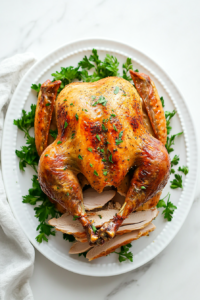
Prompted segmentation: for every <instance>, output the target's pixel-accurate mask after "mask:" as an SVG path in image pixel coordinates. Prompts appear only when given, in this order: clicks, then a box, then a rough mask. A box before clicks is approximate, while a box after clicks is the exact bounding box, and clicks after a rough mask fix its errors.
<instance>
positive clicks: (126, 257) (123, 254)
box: [113, 244, 133, 262]
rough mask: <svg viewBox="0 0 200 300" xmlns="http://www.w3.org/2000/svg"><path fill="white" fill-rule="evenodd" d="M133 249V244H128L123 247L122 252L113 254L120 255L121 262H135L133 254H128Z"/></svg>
mask: <svg viewBox="0 0 200 300" xmlns="http://www.w3.org/2000/svg"><path fill="white" fill-rule="evenodd" d="M131 247H132V245H131V244H127V245H125V246H121V251H120V252H116V251H114V252H113V253H116V254H118V255H119V262H122V261H126V260H130V261H131V262H133V253H132V252H128V251H129V250H130V248H131Z"/></svg>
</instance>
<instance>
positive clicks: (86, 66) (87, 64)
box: [78, 56, 94, 70]
mask: <svg viewBox="0 0 200 300" xmlns="http://www.w3.org/2000/svg"><path fill="white" fill-rule="evenodd" d="M78 66H79V67H81V68H82V69H87V70H90V69H92V68H94V65H93V64H91V62H90V61H89V59H88V58H87V56H85V57H83V60H81V61H80V62H79V63H78Z"/></svg>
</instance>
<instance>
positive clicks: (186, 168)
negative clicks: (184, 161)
mask: <svg viewBox="0 0 200 300" xmlns="http://www.w3.org/2000/svg"><path fill="white" fill-rule="evenodd" d="M178 171H180V172H183V173H184V174H185V175H187V174H188V173H189V169H188V167H186V166H183V167H182V168H181V167H179V168H178Z"/></svg>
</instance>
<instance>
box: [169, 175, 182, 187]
mask: <svg viewBox="0 0 200 300" xmlns="http://www.w3.org/2000/svg"><path fill="white" fill-rule="evenodd" d="M174 177H175V179H173V180H172V181H170V182H171V185H170V188H171V189H177V188H181V189H183V181H182V176H181V175H179V174H175V175H174Z"/></svg>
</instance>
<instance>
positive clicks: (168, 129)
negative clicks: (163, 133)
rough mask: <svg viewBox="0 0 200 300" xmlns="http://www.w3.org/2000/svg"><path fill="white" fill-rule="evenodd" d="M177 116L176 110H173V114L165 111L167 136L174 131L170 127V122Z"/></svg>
mask: <svg viewBox="0 0 200 300" xmlns="http://www.w3.org/2000/svg"><path fill="white" fill-rule="evenodd" d="M175 114H176V111H175V110H173V111H172V112H170V111H165V119H166V127H167V134H170V131H171V130H172V127H171V126H170V120H171V118H173V117H174V116H175Z"/></svg>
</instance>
